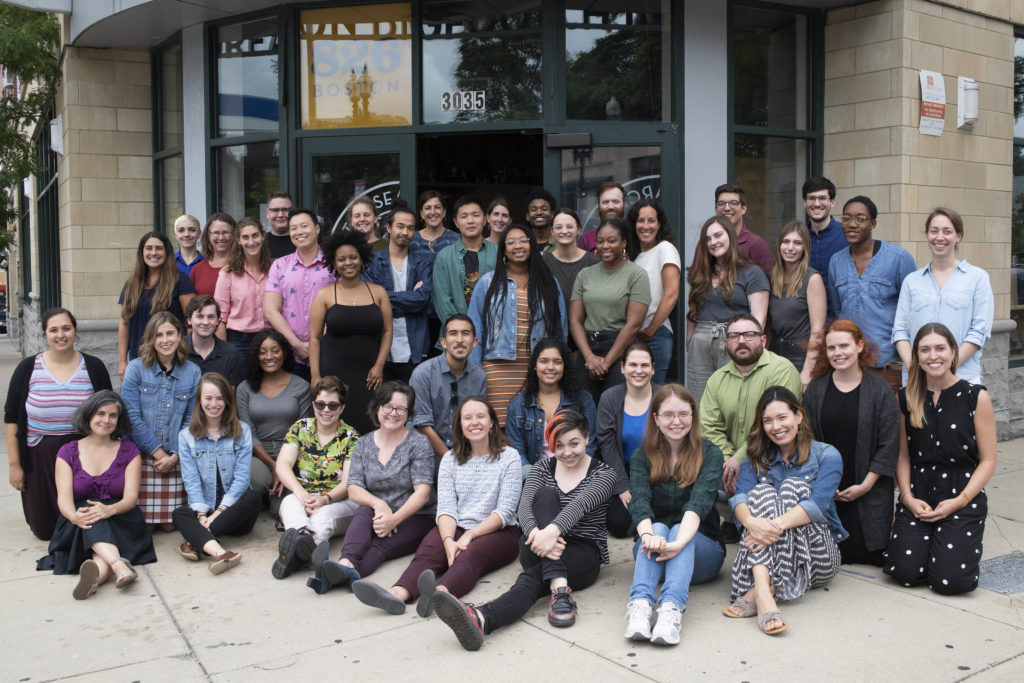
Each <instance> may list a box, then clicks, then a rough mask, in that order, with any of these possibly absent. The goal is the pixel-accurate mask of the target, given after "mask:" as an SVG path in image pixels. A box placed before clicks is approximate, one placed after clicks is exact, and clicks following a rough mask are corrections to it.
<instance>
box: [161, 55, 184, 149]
mask: <svg viewBox="0 0 1024 683" xmlns="http://www.w3.org/2000/svg"><path fill="white" fill-rule="evenodd" d="M160 69H161V72H160V84H161V86H162V90H161V97H160V99H161V100H162V111H161V112H160V130H161V138H162V140H161V141H162V144H163V146H162V147H161V149H168V148H169V147H181V145H182V130H181V129H182V114H181V111H182V108H181V103H182V95H181V87H182V86H181V43H178V44H177V45H173V46H171V47H169V48H167V49H166V50H164V52H163V54H162V55H160Z"/></svg>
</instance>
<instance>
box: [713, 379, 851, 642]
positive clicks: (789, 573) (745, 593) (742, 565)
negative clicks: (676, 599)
mask: <svg viewBox="0 0 1024 683" xmlns="http://www.w3.org/2000/svg"><path fill="white" fill-rule="evenodd" d="M751 425H752V427H751V429H750V435H749V436H748V437H747V458H746V459H745V460H744V461H743V464H742V465H741V466H740V476H739V481H738V482H737V484H736V495H734V496H733V497H732V498H730V499H729V505H730V506H732V509H733V513H734V514H735V515H736V522H737V524H739V525H742V527H743V533H742V536H741V541H740V547H739V550H737V551H736V559H735V561H734V562H733V565H732V596H731V599H732V601H733V602H732V604H731V605H730V606H729V607H726V608H725V616H727V617H733V618H740V617H752V616H754V615H757V624H758V626H759V627H760V628H761V630H762V631H764V632H765V633H767V634H769V635H774V634H776V633H781V632H782V631H785V630H786V622H785V621H783V619H782V613H781V612H780V611H779V609H778V607H777V605H776V604H775V600H776V599H780V600H795V599H796V598H798V597H800V596H801V595H803V594H804V593H805V592H807V590H808V589H810V588H817V587H819V586H823V585H825V584H826V583H828V582H829V581H830V580H831V579H832V577H833V576H835V573H836V571H838V570H839V547H838V545H837V544H838V543H839V542H840V541H842V540H843V539H844V538H846V536H847V533H846V530H845V529H843V526H842V524H840V522H839V515H838V514H837V513H836V506H835V501H834V499H833V497H834V496H835V493H836V490H837V487H838V486H839V480H840V478H841V477H842V475H843V458H842V456H841V455H839V451H837V450H836V449H835V448H834V447H832V446H830V445H828V444H826V443H822V442H820V441H814V437H813V434H812V433H811V425H810V420H808V419H806V415H805V414H804V411H803V408H802V407H801V406H800V401H799V400H797V398H796V396H794V395H793V392H791V391H790V390H789V389H786V388H785V387H781V386H775V387H769V388H768V389H767V390H766V391H765V392H764V394H762V395H761V400H759V401H758V402H757V409H756V410H755V411H754V420H753V422H752V423H751Z"/></svg>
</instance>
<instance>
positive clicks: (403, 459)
mask: <svg viewBox="0 0 1024 683" xmlns="http://www.w3.org/2000/svg"><path fill="white" fill-rule="evenodd" d="M376 433H377V432H376V431H373V432H370V433H369V434H367V435H366V436H363V437H360V438H359V441H358V442H357V443H356V447H355V448H354V449H352V463H351V464H350V465H349V469H348V483H349V485H350V486H351V485H353V484H354V485H356V486H359V487H361V488H364V489H366V490H367V491H368V492H370V493H371V494H372V495H374V496H377V497H378V498H380V499H381V500H383V501H384V502H385V503H387V505H388V507H389V508H391V511H392V512H395V511H396V510H398V508H400V507H402V506H403V505H405V502H406V501H407V500H409V497H410V496H411V495H412V494H413V488H412V487H413V485H415V484H427V485H430V486H432V485H433V484H434V450H433V449H432V448H431V447H430V442H429V441H427V437H425V436H423V435H422V434H420V433H419V432H417V431H416V430H415V429H410V430H409V433H408V434H407V435H406V437H405V438H404V439H402V442H401V443H400V444H398V445H397V446H396V447H395V452H394V453H392V454H391V458H390V459H389V460H388V462H387V464H386V465H381V464H380V460H378V459H377V454H378V453H379V452H380V448H378V446H377V442H376V440H375V439H374V435H375V434H376ZM416 514H418V515H431V516H433V514H434V506H433V505H432V504H427V505H424V506H423V507H422V508H420V509H419V511H418V512H417V513H416Z"/></svg>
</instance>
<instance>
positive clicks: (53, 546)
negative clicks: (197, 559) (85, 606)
mask: <svg viewBox="0 0 1024 683" xmlns="http://www.w3.org/2000/svg"><path fill="white" fill-rule="evenodd" d="M72 424H73V426H74V427H75V430H76V431H78V432H79V433H80V434H85V437H83V438H82V439H80V440H78V441H72V442H70V443H67V444H65V445H64V446H63V447H62V448H61V449H60V451H59V452H58V453H57V463H56V470H57V474H56V479H57V505H58V507H59V508H60V514H61V516H60V518H59V519H58V520H57V528H56V530H55V531H54V533H53V539H52V540H51V541H50V547H49V551H50V554H49V555H48V556H46V557H44V558H42V559H41V560H40V561H39V563H38V564H37V567H36V568H37V569H52V570H53V573H54V574H74V573H78V575H79V579H78V585H76V586H75V589H74V590H73V591H72V593H71V595H72V596H73V597H74V598H75V599H76V600H84V599H85V598H87V597H89V596H90V595H92V594H93V593H95V592H96V588H97V587H98V586H99V585H100V584H101V583H103V582H104V581H106V580H107V579H109V578H111V577H114V584H115V585H116V586H117V587H118V588H124V587H125V586H127V585H128V584H130V583H132V582H133V581H135V579H136V578H138V572H136V571H135V568H134V567H132V564H148V563H150V562H156V553H155V552H154V551H153V537H152V536H151V535H150V533H149V529H148V528H147V527H146V522H145V520H144V519H143V518H142V511H141V510H139V508H138V505H137V504H136V503H137V501H138V498H139V480H140V478H141V472H142V461H141V459H140V458H139V449H138V448H136V447H135V444H133V443H132V442H131V441H128V440H127V439H125V438H124V437H125V436H127V435H128V433H129V432H130V431H131V425H130V424H129V422H128V413H127V411H126V410H125V406H124V403H123V402H122V401H121V397H120V396H118V395H117V394H116V393H114V392H113V391H110V390H109V389H105V390H103V391H98V392H96V393H95V394H93V395H92V396H90V397H89V398H88V399H87V400H86V401H85V403H83V404H82V406H81V407H80V408H79V409H78V411H77V412H75V416H74V418H73V421H72Z"/></svg>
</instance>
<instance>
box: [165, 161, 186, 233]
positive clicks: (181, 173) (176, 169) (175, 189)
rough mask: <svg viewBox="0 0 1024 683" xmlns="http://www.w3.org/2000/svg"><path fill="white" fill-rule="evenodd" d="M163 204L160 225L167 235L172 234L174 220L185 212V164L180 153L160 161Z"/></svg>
mask: <svg viewBox="0 0 1024 683" xmlns="http://www.w3.org/2000/svg"><path fill="white" fill-rule="evenodd" d="M160 166H161V168H160V179H161V182H162V183H163V194H164V205H163V215H162V216H161V217H160V222H161V227H162V228H163V230H164V232H165V233H166V234H168V235H173V234H174V221H175V219H177V217H178V216H180V215H181V214H183V213H185V165H184V162H183V161H182V157H181V155H180V154H176V155H175V156H173V157H167V158H166V159H163V160H162V161H161V162H160Z"/></svg>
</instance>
